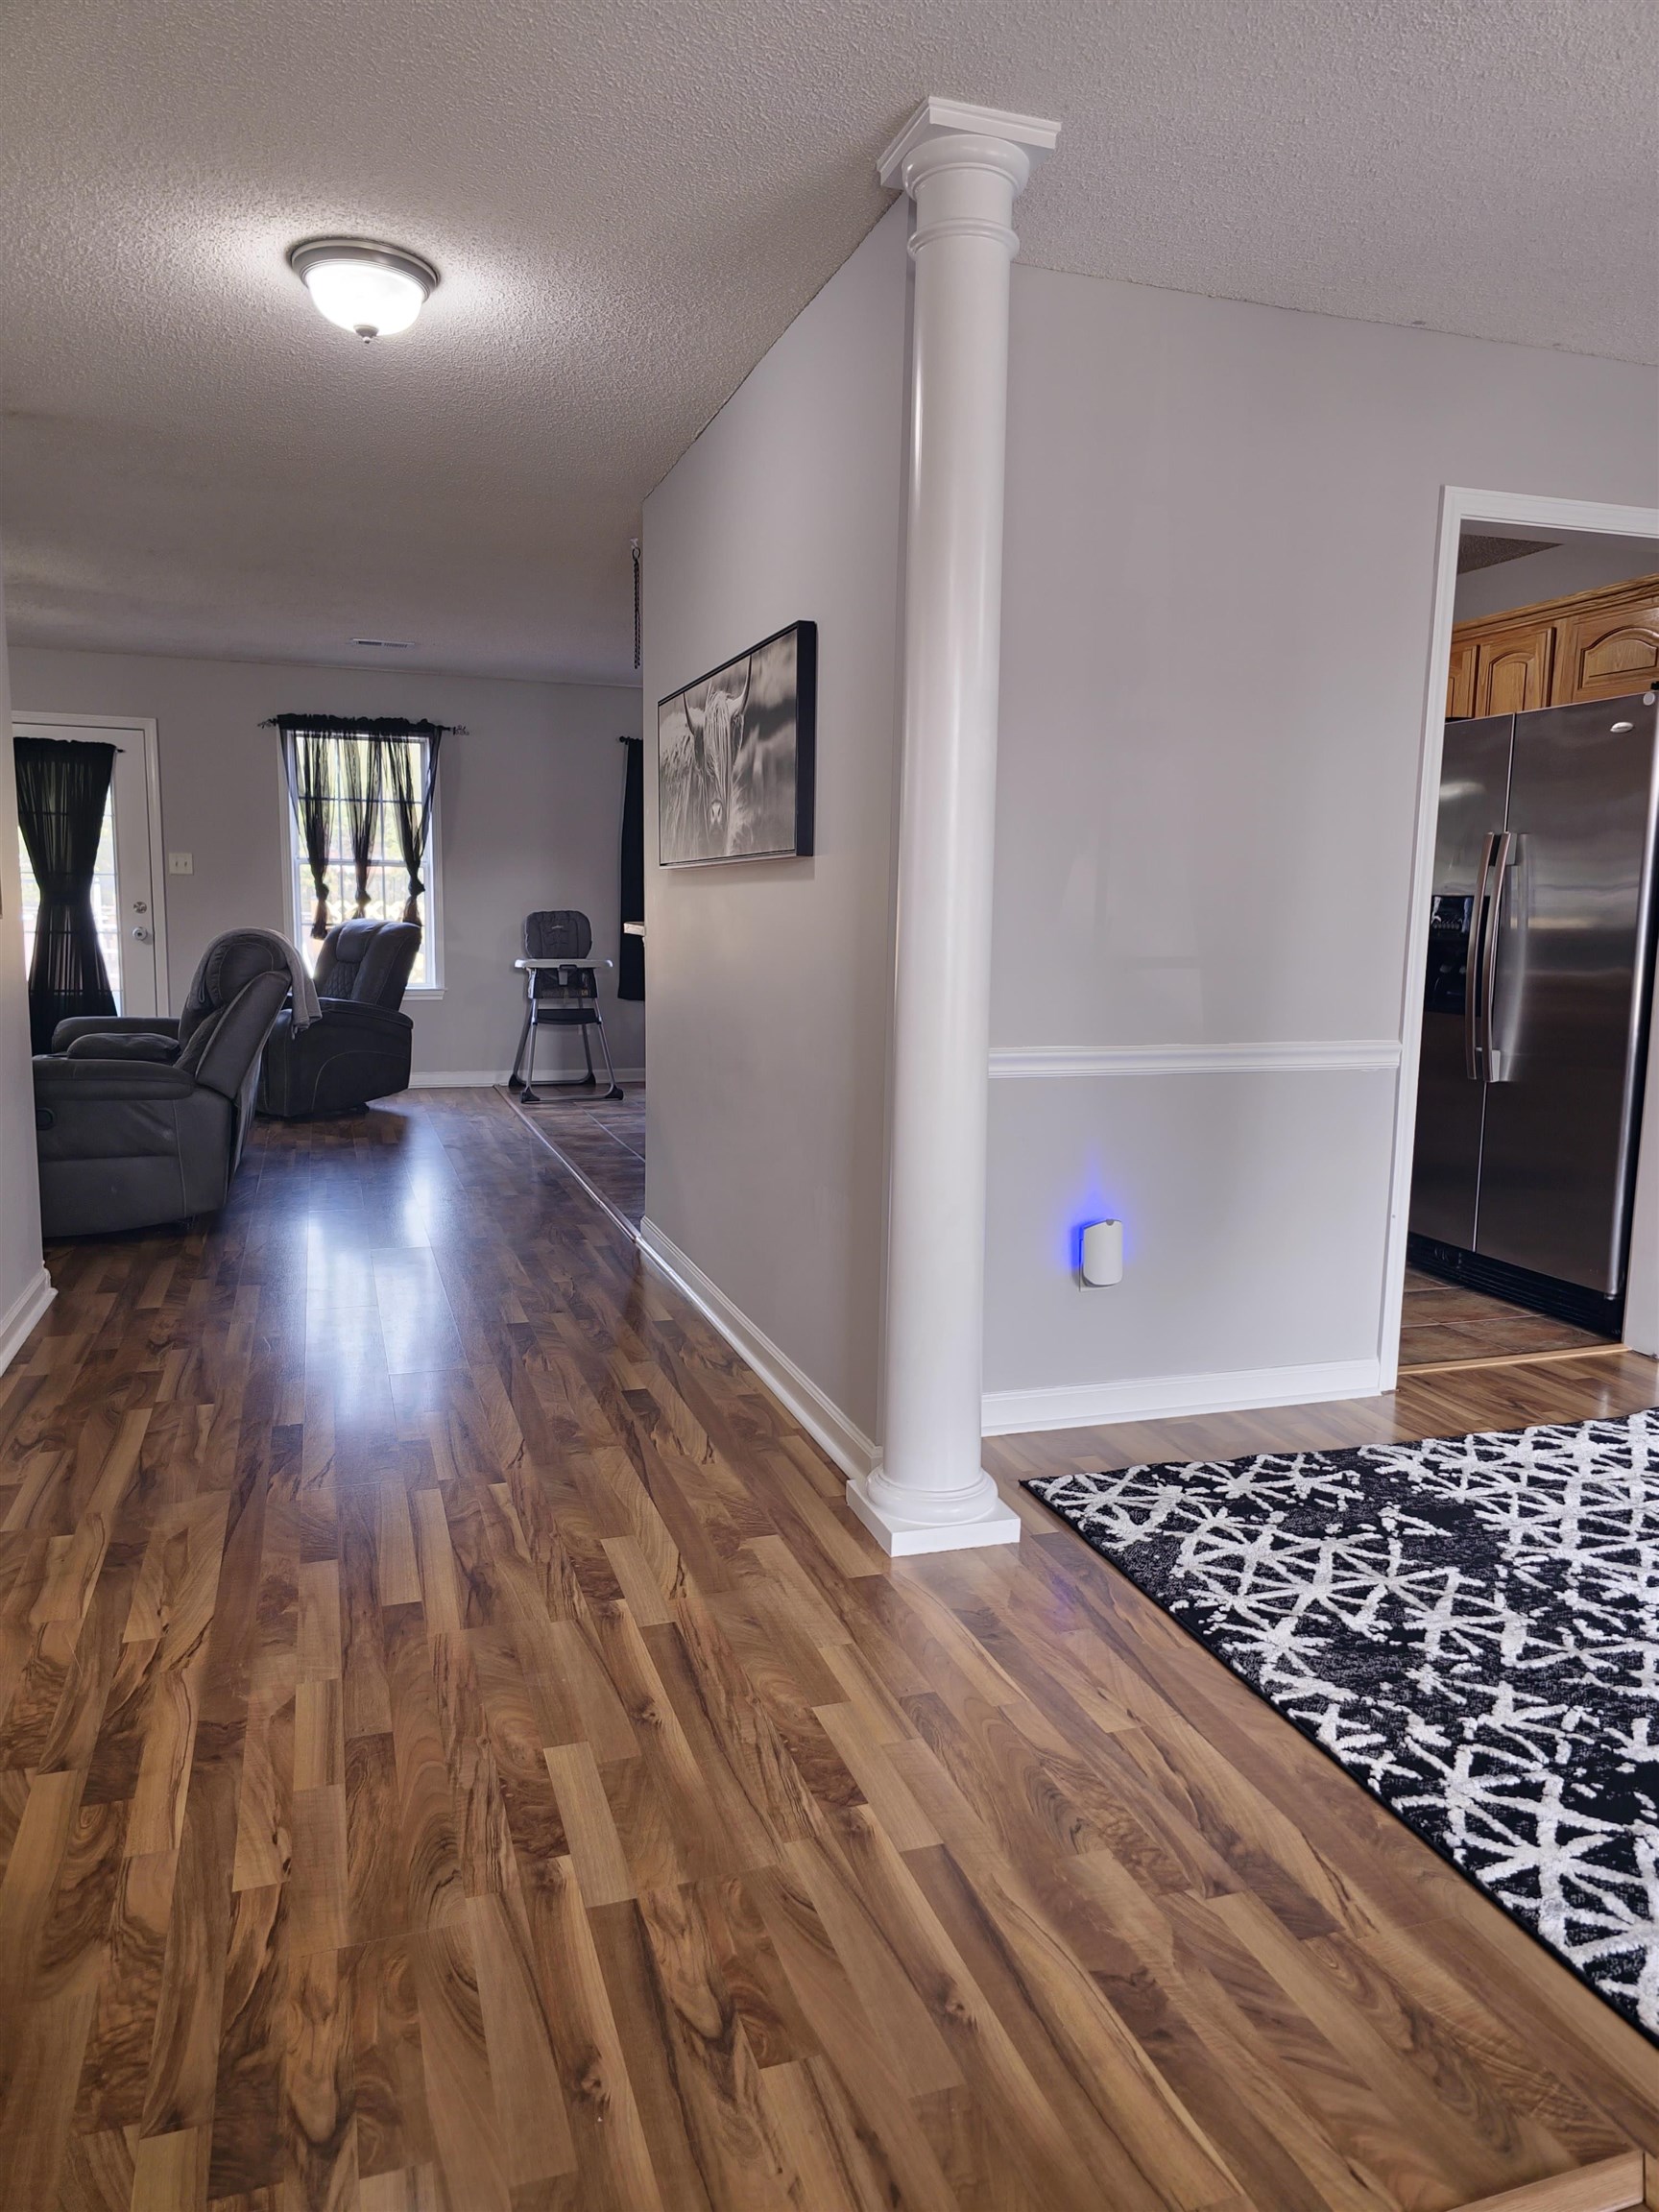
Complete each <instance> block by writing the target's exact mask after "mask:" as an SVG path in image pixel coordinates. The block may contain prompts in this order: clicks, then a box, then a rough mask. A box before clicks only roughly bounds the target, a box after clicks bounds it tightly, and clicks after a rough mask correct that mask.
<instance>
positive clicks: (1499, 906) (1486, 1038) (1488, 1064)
mask: <svg viewBox="0 0 1659 2212" xmlns="http://www.w3.org/2000/svg"><path fill="white" fill-rule="evenodd" d="M1514 844H1515V835H1514V832H1513V830H1509V829H1500V830H1499V831H1498V833H1497V835H1496V836H1495V837H1494V838H1493V840H1492V843H1491V846H1490V848H1489V854H1490V858H1491V868H1490V870H1489V871H1488V877H1487V880H1488V881H1489V882H1490V884H1491V892H1490V897H1491V902H1492V905H1491V911H1490V913H1489V914H1488V915H1487V917H1486V941H1485V944H1484V945H1483V946H1482V948H1481V955H1480V1064H1481V1072H1482V1074H1483V1075H1484V1076H1485V1078H1486V1080H1487V1082H1488V1083H1502V1082H1503V1071H1502V1069H1501V1068H1500V1066H1499V1060H1498V1048H1497V1046H1496V1044H1495V1043H1494V1041H1493V1027H1492V1019H1493V1012H1494V1007H1493V1001H1494V999H1495V998H1497V996H1498V940H1499V925H1500V924H1501V923H1502V921H1503V885H1504V882H1505V881H1506V880H1507V878H1508V873H1509V860H1510V854H1511V853H1512V851H1513V849H1514Z"/></svg>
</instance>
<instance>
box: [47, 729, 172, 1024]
mask: <svg viewBox="0 0 1659 2212" xmlns="http://www.w3.org/2000/svg"><path fill="white" fill-rule="evenodd" d="M12 734H13V735H14V736H18V737H46V738H51V739H55V740H56V741H57V742H59V743H60V744H62V743H69V744H74V743H82V744H87V745H113V746H114V747H115V748H116V753H115V773H114V775H113V777H112V778H111V780H110V785H109V798H108V804H107V805H106V808H105V814H104V833H103V836H102V837H101V838H100V840H99V845H98V862H97V867H96V869H95V871H94V874H93V879H92V912H93V918H94V920H95V921H96V923H97V926H98V945H99V950H101V951H102V953H103V955H104V965H105V968H106V970H107V971H108V976H109V988H110V990H111V991H112V992H113V993H114V995H115V1005H116V1009H117V1011H118V1012H119V1013H122V1014H166V1013H168V1012H169V1011H170V1007H169V1004H168V995H167V929H166V916H165V910H164V908H163V904H162V900H161V869H162V866H163V865H164V863H163V858H162V852H161V780H160V773H159V763H158V759H157V755H156V725H155V723H154V722H151V721H146V720H142V719H137V718H134V719H132V720H123V719H109V718H105V717H100V716H97V715H89V714H17V715H14V716H13V717H12ZM18 858H19V863H20V866H21V870H22V879H23V908H22V914H23V947H24V955H25V958H27V957H28V956H29V954H30V953H31V951H32V950H33V948H34V943H35V919H36V913H37V911H38V909H39V903H40V893H39V886H38V885H37V884H36V880H35V875H34V871H33V869H32V868H31V867H30V865H29V855H28V853H27V852H26V851H25V850H24V849H23V843H22V835H21V832H19V833H18Z"/></svg>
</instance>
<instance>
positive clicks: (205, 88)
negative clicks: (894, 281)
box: [0, 0, 1655, 677]
mask: <svg viewBox="0 0 1659 2212" xmlns="http://www.w3.org/2000/svg"><path fill="white" fill-rule="evenodd" d="M1651 59H1652V44H1651V20H1650V18H1649V17H1647V9H1646V7H1645V6H1644V5H1643V4H1642V0H1591V4H1586V0H1503V4H1499V0H1416V4H1407V0H1256V4H1254V5H1252V4H1248V0H1118V4H1117V5H1103V4H1102V0H1062V4H1056V5H1046V6H1045V5H1034V4H1031V0H1024V4H1022V0H996V4H993V0H902V4H897V0H888V4H884V5H877V4H873V0H835V4H829V0H631V4H627V5H624V4H623V0H586V4H570V0H10V5H9V7H8V8H7V9H6V11H5V13H4V21H3V28H0V87H3V88H0V133H3V141H4V149H5V151H4V161H5V191H4V200H3V203H0V282H3V284H4V307H5V313H4V317H3V320H0V380H3V386H4V392H5V400H6V410H7V412H6V420H5V436H4V445H3V448H0V500H3V505H0V517H3V526H4V529H5V534H6V540H7V553H8V591H9V594H10V598H11V616H12V635H13V637H14V638H16V639H17V640H19V641H25V642H28V643H32V644H63V645H85V646H102V647H109V648H127V649H139V650H143V649H148V650H151V651H162V652H187V653H212V654H231V655H240V656H266V655H270V656H276V657H298V658H306V659H320V660H340V661H370V660H373V659H375V658H376V656H375V655H373V654H371V653H367V652H362V651H357V650H354V649H353V648H352V647H351V646H350V645H349V642H348V640H349V639H350V638H351V637H360V636H370V637H387V638H404V639H409V640H412V641H413V649H412V650H411V651H410V652H408V653H406V654H397V655H396V656H379V657H378V658H381V659H388V658H391V659H394V660H395V661H396V663H397V665H424V666H441V667H449V668H457V669H480V670H492V671H495V672H499V673H504V674H517V675H526V676H530V675H536V676H542V675H569V676H577V675H589V676H601V675H605V676H616V677H624V676H626V675H627V674H628V673H629V670H630V663H631V639H630V616H629V576H628V540H629V538H630V536H631V535H632V533H633V531H634V529H635V528H636V526H637V512H638V506H639V501H640V499H641V497H642V496H643V494H644V493H646V492H647V491H648V490H649V489H650V487H651V486H652V485H653V484H654V483H655V482H656V481H657V480H658V479H659V478H660V477H661V475H662V474H663V472H664V471H665V470H666V469H668V468H669V467H671V466H672V464H673V462H674V461H675V460H676V459H677V457H678V456H679V455H680V454H681V453H682V452H683V451H684V450H685V446H686V445H687V444H688V442H689V441H690V440H691V439H692V438H693V437H694V436H695V434H696V432H697V431H698V429H699V428H700V427H701V426H702V424H703V423H704V422H705V421H707V420H708V418H709V415H710V414H711V413H712V412H713V411H714V410H715V409H716V408H717V407H718V406H719V405H720V403H721V402H722V401H723V400H724V399H725V398H726V397H727V396H728V395H729V394H730V393H731V392H732V391H733V388H734V387H735V385H736V384H737V383H738V382H739V381H740V380H741V378H742V377H743V375H744V374H745V373H746V372H747V371H748V370H749V369H750V368H751V367H752V366H753V364H754V363H755V362H756V360H757V359H758V357H759V356H760V354H761V353H762V352H763V351H764V350H765V349H766V348H767V346H768V345H770V343H771V342H772V340H773V339H774V338H776V337H777V335H778V334H779V332H780V331H781V329H782V328H783V327H784V325H786V324H787V323H788V322H789V320H790V318H791V317H792V316H793V315H794V314H795V313H796V312H797V311H798V310H799V309H800V307H801V306H802V305H803V304H804V303H805V301H807V300H808V299H809V298H810V297H811V295H812V293H813V292H814V291H815V290H816V289H817V287H818V286H819V285H821V284H822V283H823V282H824V281H825V279H826V278H827V277H828V276H829V275H830V274H831V272H832V271H833V270H834V269H835V268H836V267H837V266H838V265H839V263H840V262H841V261H842V260H843V259H845V257H846V255H847V254H848V253H849V252H851V251H852V249H853V248H854V246H855V245H856V244H857V242H858V240H859V238H860V237H861V236H862V235H863V234H864V232H865V231H866V230H867V229H868V228H869V227H870V226H871V224H872V223H873V222H874V221H875V220H876V219H877V217H878V215H879V214H880V212H881V210H882V207H883V206H884V205H885V204H887V202H886V195H885V194H884V193H882V192H881V191H880V190H879V188H878V185H877V182H876V178H875V169H874V164H875V159H876V156H877V154H878V152H879V150H880V148H881V146H882V144H883V143H884V141H885V140H886V138H887V137H888V135H889V133H890V132H892V131H893V130H894V129H895V128H896V127H897V125H898V124H899V123H900V122H901V121H902V119H903V117H904V115H905V114H906V113H907V111H908V110H909V109H910V108H911V107H912V106H913V105H914V104H915V102H916V101H917V99H918V98H919V97H920V96H921V95H922V94H923V93H924V92H927V91H938V92H943V93H947V94H950V96H952V97H955V98H959V99H967V100H974V101H981V102H985V103H989V104H994V105H997V106H1000V107H1007V108H1019V109H1024V110H1026V111H1030V112H1036V113H1040V114H1049V115H1054V116H1057V117H1059V118H1060V120H1061V122H1062V123H1063V125H1064V132H1063V135H1062V139H1061V146H1060V152H1059V154H1058V155H1057V156H1055V158H1054V159H1053V160H1052V161H1051V162H1050V163H1049V164H1048V166H1047V167H1046V169H1045V170H1044V172H1043V174H1042V175H1041V176H1040V177H1039V178H1038V179H1037V180H1036V182H1035V183H1034V184H1033V186H1032V188H1031V190H1030V192H1029V194H1028V195H1027V197H1026V198H1025V200H1024V201H1023V202H1022V204H1021V209H1020V213H1019V216H1018V222H1019V228H1020V230H1021V233H1022V238H1023V240H1024V253H1025V258H1026V259H1027V260H1029V261H1033V262H1037V263H1040V264H1042V265H1044V266H1046V267H1049V268H1055V269H1069V270H1080V271H1085V272H1088V273H1091V274H1094V275H1097V276H1117V277H1127V278H1130V279H1133V280H1135V281H1137V282H1140V283H1146V284H1160V285H1167V286H1172V287H1176V288H1179V289H1183V290H1188V291H1194V292H1207V293H1214V294H1219V295H1224V296H1226V297H1229V298H1238V299H1247V300H1260V301H1270V302H1274V303H1277V304H1279V305H1283V306H1288V307H1302V308H1313V309H1318V310H1320V311H1323V312H1325V313H1329V314H1334V315H1352V316H1362V317H1367V318H1372V319H1376V320H1380V321H1383V322H1390V323H1422V324H1427V325H1432V326H1433V327H1435V328H1438V329H1443V330H1455V331H1464V332H1469V333H1472V334H1474V335H1477V336H1482V337H1489V338H1505V339H1517V340H1521V341H1523V342H1525V343H1527V344H1530V345H1537V346H1555V347H1565V348H1568V349H1573V350H1575V351H1580V352H1588V353H1602V354H1612V355H1618V356H1622V357H1626V358H1648V357H1651V341H1652V312H1651V302H1652V301H1653V299H1654V297H1655V274H1654V247H1653V239H1652V221H1653V208H1654V191H1653V180H1654V175H1655V150H1654V124H1653V113H1652V106H1653V104H1652V100H1651V83H1652V80H1651ZM332 230H346V231H356V232H365V233H371V234H374V235H379V236H384V237H388V238H391V239H394V240H396V241H398V242H400V243H403V244H407V245H410V246H413V247H415V248H416V249H418V250H419V251H420V252H422V253H425V254H427V255H429V256H430V257H432V258H433V259H434V260H435V261H436V262H437V263H438V264H439V266H440V268H441V269H442V271H443V273H444V283H443V287H442V289H441V291H440V292H439V293H438V295H437V297H436V298H435V299H434V301H432V303H431V304H430V305H429V306H428V308H427V309H426V311H425V313H424V314H423V315H422V317H421V321H420V323H419V324H418V325H417V326H416V328H415V330H414V331H413V332H412V333H411V334H410V335H409V336H407V337H405V338H401V339H397V340H388V341H385V342H384V343H382V344H381V345H378V346H376V347H373V348H368V349H366V348H363V347H361V346H360V345H358V344H356V343H354V342H353V341H352V340H350V339H349V338H348V337H347V336H346V335H345V334H344V333H343V332H340V331H338V330H335V329H333V328H331V327H330V326H329V325H326V324H325V323H324V322H323V321H322V319H321V318H320V317H319V316H318V315H317V314H316V312H315V310H314V309H313V308H312V307H311V306H310V304H309V302H308V301H306V299H305V297H304V295H303V294H302V293H301V290H300V288H299V286H298V284H297V283H296V281H295V279H294V278H293V277H292V276H290V274H289V272H288V270H287V269H286V267H285V266H284V263H283V253H284V251H285V250H286V248H287V247H288V246H289V245H290V244H292V243H293V241H294V240H296V239H298V238H302V237H304V236H306V235H308V234H312V233H316V232H320V231H332Z"/></svg>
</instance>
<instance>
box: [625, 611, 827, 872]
mask: <svg viewBox="0 0 1659 2212" xmlns="http://www.w3.org/2000/svg"><path fill="white" fill-rule="evenodd" d="M699 694H701V696H698V695H699ZM711 709H712V710H713V711H714V713H715V716H716V732H715V735H714V737H713V738H712V739H711V738H710V736H709V713H710V710H711ZM817 736H818V625H817V623H816V622H806V621H802V622H791V623H788V624H786V625H785V627H784V628H783V629H781V630H774V631H773V633H772V635H771V636H770V637H762V638H761V639H760V641H759V643H758V644H757V645H751V646H750V647H749V648H748V649H747V651H745V652H742V653H736V654H733V656H732V658H731V659H730V660H729V661H721V662H720V664H719V666H718V667H715V668H709V669H707V670H705V672H704V673H703V674H702V675H701V676H697V677H693V679H692V680H691V682H690V683H689V684H682V685H680V686H679V688H678V689H677V690H674V691H669V692H665V693H664V694H663V696H662V697H661V699H659V700H658V702H657V864H658V866H659V867H660V868H708V867H714V866H718V865H720V864H722V863H724V862H729V861H740V860H803V859H809V858H810V857H811V854H812V836H813V785H814V782H815V780H816V777H815V771H816V767H817Z"/></svg>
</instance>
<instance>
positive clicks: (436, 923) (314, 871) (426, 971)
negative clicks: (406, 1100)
mask: <svg viewBox="0 0 1659 2212" xmlns="http://www.w3.org/2000/svg"><path fill="white" fill-rule="evenodd" d="M331 720H332V718H331V717H323V716H317V717H314V718H311V719H310V720H309V721H305V722H302V721H301V717H298V716H287V715H282V716H278V717H276V721H277V726H278V727H279V728H280V730H281V733H282V744H283V746H284V749H285V757H284V765H285V767H286V770H287V784H288V794H289V844H290V847H291V849H292V855H293V866H292V870H291V882H290V906H291V911H292V915H293V936H294V942H295V943H296V945H298V946H299V947H300V950H301V952H302V953H303V955H304V958H305V963H306V966H307V967H312V966H314V965H315V963H316V958H317V952H318V949H319V947H320V946H321V944H322V942H323V939H324V937H325V936H326V934H327V932H328V930H329V929H330V928H332V927H333V926H334V925H335V924H336V923H338V922H349V921H352V920H354V919H358V918H362V919H367V920H370V921H374V922H399V921H412V922H419V923H420V924H421V950H420V954H419V956H418V957H417V959H416V962H415V966H414V969H413V971H412V972H411V974H410V978H409V988H410V989H411V990H412V991H420V990H428V991H430V990H435V989H437V988H438V987H439V985H440V984H441V983H442V980H443V974H442V935H443V931H442V886H441V884H440V880H439V877H440V865H439V855H438V840H437V836H436V834H435V827H434V825H433V823H432V822H431V820H430V819H429V812H430V810H431V809H432V808H434V807H435V805H436V798H435V789H434V776H433V769H434V766H435V756H436V752H437V745H438V739H439V738H440V737H441V735H442V734H443V733H442V732H441V731H439V730H437V729H434V730H433V731H432V732H431V733H430V734H428V733H427V732H426V731H425V730H424V729H420V728H417V729H412V730H410V731H409V733H407V734H402V735H398V734H391V735H388V734H383V733H373V732H371V731H370V730H369V729H368V728H366V729H365V730H364V731H363V732H361V733H359V732H354V731H352V730H351V729H350V728H349V726H348V727H334V728H330V727H328V723H329V722H330V721H331Z"/></svg>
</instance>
